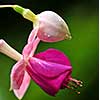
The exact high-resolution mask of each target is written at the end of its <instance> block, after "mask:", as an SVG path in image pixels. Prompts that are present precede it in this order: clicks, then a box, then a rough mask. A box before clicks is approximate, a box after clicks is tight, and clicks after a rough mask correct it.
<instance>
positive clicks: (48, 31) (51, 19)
mask: <svg viewBox="0 0 100 100" xmlns="http://www.w3.org/2000/svg"><path fill="white" fill-rule="evenodd" d="M1 7H12V8H13V9H14V10H16V11H17V12H19V13H21V14H22V15H23V16H24V18H26V19H28V20H30V21H32V22H34V23H35V24H34V29H33V30H32V32H31V34H30V35H29V38H28V41H27V44H26V45H25V47H24V49H23V51H22V55H21V54H19V53H18V52H17V51H15V50H14V49H12V48H11V47H10V46H9V45H8V44H7V43H5V42H4V41H3V40H0V52H2V53H4V54H6V55H8V56H10V57H11V58H13V59H15V60H18V62H17V63H16V64H15V65H14V66H13V68H12V71H11V75H10V77H11V88H10V89H13V91H14V93H15V95H16V97H17V98H19V99H22V97H23V96H24V94H25V92H26V90H27V88H28V86H29V83H30V79H32V80H33V81H34V82H35V83H36V84H38V85H39V86H40V87H41V88H42V89H43V90H44V91H45V92H46V93H48V94H49V95H52V96H54V95H56V93H57V92H58V91H59V90H60V89H63V88H69V89H74V87H75V88H76V87H77V86H81V81H78V80H76V79H73V78H72V77H71V72H72V65H71V63H70V61H69V59H68V57H67V56H66V55H65V54H64V53H62V52H61V51H59V50H56V49H53V48H50V49H48V50H46V51H44V52H41V53H38V54H34V53H35V50H36V48H37V46H38V44H39V42H40V40H42V41H44V42H57V41H61V40H64V39H65V38H66V37H67V38H71V36H70V33H69V29H68V27H67V25H66V23H65V22H64V20H63V19H62V18H61V17H60V16H58V15H57V14H56V13H54V12H52V11H45V12H42V13H40V14H38V15H35V14H34V13H32V12H31V11H30V10H29V9H24V8H22V7H20V6H17V5H14V6H12V5H9V6H1ZM75 91H77V90H75ZM78 93H79V92H78Z"/></svg>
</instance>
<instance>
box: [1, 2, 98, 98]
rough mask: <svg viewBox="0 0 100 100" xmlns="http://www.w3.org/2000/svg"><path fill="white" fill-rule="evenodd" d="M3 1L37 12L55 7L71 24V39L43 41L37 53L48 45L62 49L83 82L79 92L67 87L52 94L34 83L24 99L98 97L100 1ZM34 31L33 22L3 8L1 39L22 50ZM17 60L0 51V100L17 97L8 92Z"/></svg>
mask: <svg viewBox="0 0 100 100" xmlns="http://www.w3.org/2000/svg"><path fill="white" fill-rule="evenodd" d="M1 4H18V5H21V6H23V7H26V8H29V9H31V10H32V11H33V12H34V13H36V14H38V13H40V12H42V11H44V10H52V11H54V12H56V13H58V14H59V15H60V16H61V17H63V18H64V20H66V22H67V23H68V25H69V28H70V31H71V33H72V37H73V38H72V40H70V41H68V40H64V41H62V42H58V43H43V42H41V43H40V44H39V47H38V49H37V52H40V51H44V50H46V49H48V48H56V49H59V50H61V51H63V52H64V53H65V54H66V55H67V56H68V57H69V58H70V61H71V63H72V66H73V73H72V76H73V77H75V78H77V79H81V80H82V81H83V83H84V86H83V87H82V88H81V89H80V91H81V94H80V95H77V94H75V93H73V92H72V91H70V90H68V89H65V90H61V91H60V92H59V93H58V94H57V96H56V97H51V96H49V95H47V94H46V93H45V92H44V91H43V90H41V89H40V88H39V86H37V85H36V84H35V83H34V82H31V84H30V87H29V89H28V92H27V93H26V95H25V96H24V98H23V100H42V99H43V100H76V99H77V100H88V99H91V100H98V95H99V92H98V91H99V89H98V87H99V86H98V83H99V82H98V65H99V62H98V58H99V57H98V44H99V43H98V0H47V1H43V0H42V1H40V0H0V5H1ZM31 30H32V23H31V22H29V21H27V20H26V19H24V18H22V16H21V15H19V14H17V13H16V12H14V11H13V10H12V9H11V8H5V9H0V38H3V39H4V40H5V41H6V42H8V43H9V44H10V45H11V46H12V47H14V48H15V49H16V50H18V51H19V52H21V51H22V49H23V47H24V45H25V44H26V41H27V38H28V35H29V33H30V31H31ZM15 63H16V62H15V61H13V60H12V59H10V58H8V57H6V56H5V55H3V54H0V71H1V72H0V100H17V99H16V97H15V96H14V95H13V92H9V83H10V70H11V68H12V66H13V65H14V64H15Z"/></svg>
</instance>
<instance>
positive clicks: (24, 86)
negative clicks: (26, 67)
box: [14, 71, 30, 100]
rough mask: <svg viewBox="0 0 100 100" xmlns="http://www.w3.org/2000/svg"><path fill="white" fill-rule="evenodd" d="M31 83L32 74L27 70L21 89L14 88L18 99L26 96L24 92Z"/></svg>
mask: <svg viewBox="0 0 100 100" xmlns="http://www.w3.org/2000/svg"><path fill="white" fill-rule="evenodd" d="M29 83H30V76H29V75H28V74H27V72H26V71H25V75H24V79H23V82H22V84H21V86H20V89H14V93H15V95H16V97H17V98H18V99H20V100H21V99H22V97H23V96H24V94H25V92H26V90H27V88H28V86H29Z"/></svg>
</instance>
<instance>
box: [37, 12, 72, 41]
mask: <svg viewBox="0 0 100 100" xmlns="http://www.w3.org/2000/svg"><path fill="white" fill-rule="evenodd" d="M38 18H39V30H38V34H37V36H38V37H39V38H40V39H41V40H42V41H44V42H58V41H61V40H64V39H71V34H70V32H69V29H68V26H67V24H66V23H65V21H64V20H63V19H62V18H61V17H60V16H59V15H58V14H56V13H55V12H52V11H44V12H42V13H40V14H38Z"/></svg>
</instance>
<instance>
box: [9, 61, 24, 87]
mask: <svg viewBox="0 0 100 100" xmlns="http://www.w3.org/2000/svg"><path fill="white" fill-rule="evenodd" d="M24 70H25V64H24V61H23V60H20V61H18V62H17V63H16V64H15V65H14V66H13V68H12V71H11V88H13V89H19V88H20V86H21V84H22V81H23V78H24V74H25V72H24Z"/></svg>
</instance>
